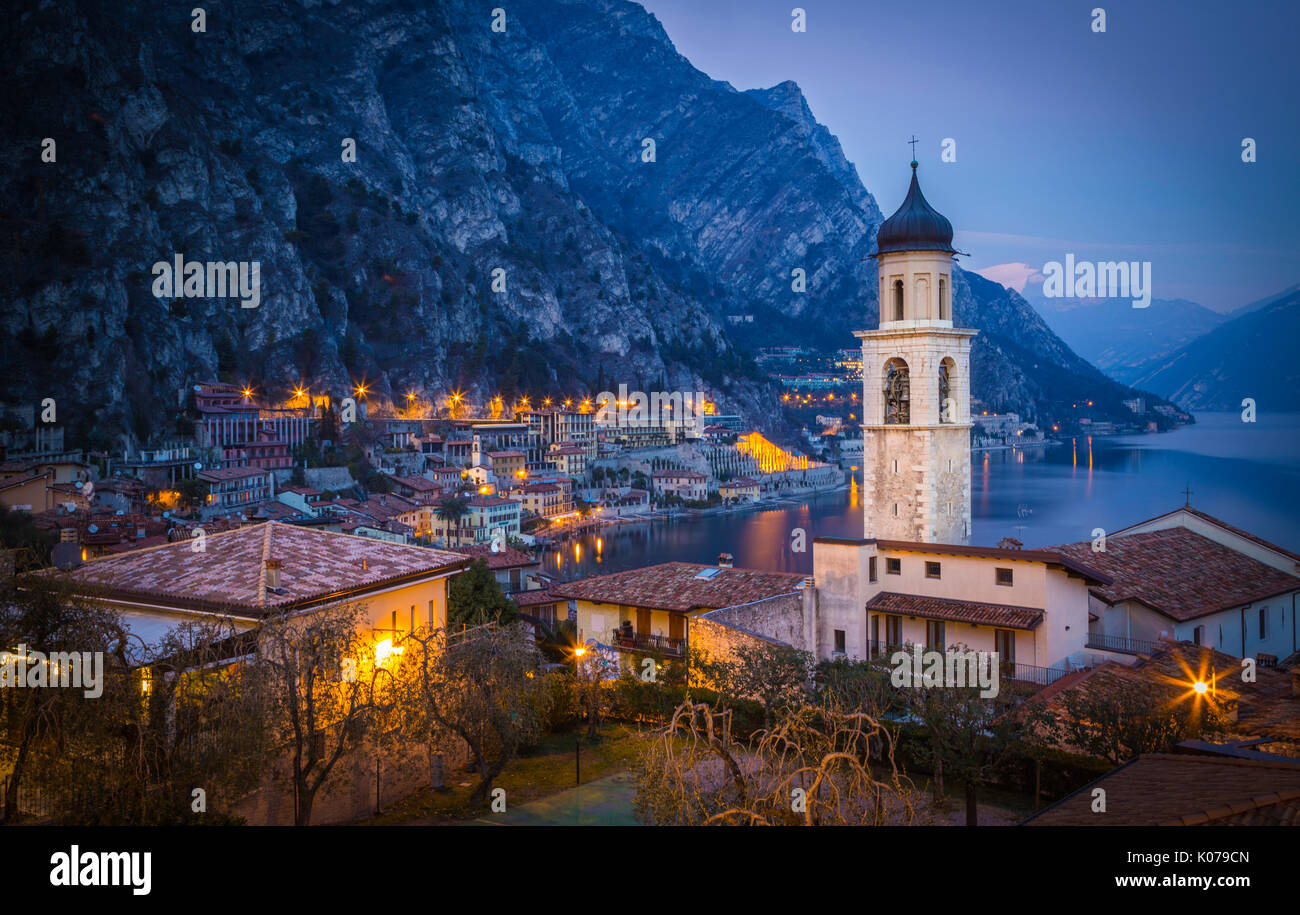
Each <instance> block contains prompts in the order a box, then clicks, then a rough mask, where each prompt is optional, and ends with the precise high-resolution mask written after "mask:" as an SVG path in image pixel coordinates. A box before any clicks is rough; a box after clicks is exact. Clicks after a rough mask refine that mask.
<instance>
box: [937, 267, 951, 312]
mask: <svg viewBox="0 0 1300 915" xmlns="http://www.w3.org/2000/svg"><path fill="white" fill-rule="evenodd" d="M939 320H940V321H951V320H952V306H951V305H950V304H949V303H948V278H947V277H946V276H941V277H939Z"/></svg>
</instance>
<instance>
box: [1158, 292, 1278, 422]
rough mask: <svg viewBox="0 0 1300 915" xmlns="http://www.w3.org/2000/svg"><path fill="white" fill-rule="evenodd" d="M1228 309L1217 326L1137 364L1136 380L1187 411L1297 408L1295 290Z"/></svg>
mask: <svg viewBox="0 0 1300 915" xmlns="http://www.w3.org/2000/svg"><path fill="white" fill-rule="evenodd" d="M1243 311H1244V313H1243V312H1241V311H1239V312H1234V313H1235V314H1240V317H1237V318H1233V319H1232V320H1230V321H1228V322H1227V323H1225V324H1223V325H1222V326H1221V327H1218V328H1216V329H1215V330H1212V331H1210V332H1209V333H1208V334H1205V335H1204V336H1202V337H1199V338H1197V339H1196V340H1194V341H1192V342H1191V343H1190V344H1188V345H1186V346H1184V347H1182V348H1180V349H1179V350H1177V351H1176V352H1174V353H1172V354H1170V355H1169V356H1166V357H1163V358H1158V359H1153V360H1150V361H1149V362H1147V363H1146V364H1144V365H1143V366H1141V367H1140V369H1139V371H1138V373H1137V381H1136V383H1137V384H1139V385H1141V386H1142V387H1148V388H1150V389H1151V390H1153V391H1155V392H1156V393H1158V394H1160V395H1161V396H1163V397H1168V398H1169V399H1170V400H1172V401H1173V402H1174V403H1176V404H1178V405H1179V406H1181V407H1183V408H1184V409H1188V410H1239V409H1241V402H1242V400H1243V399H1244V398H1247V397H1250V398H1254V400H1255V402H1256V404H1257V405H1258V409H1260V410H1273V411H1277V410H1286V411H1294V410H1300V365H1298V364H1297V362H1296V359H1295V352H1294V349H1295V341H1296V340H1298V339H1300V290H1292V291H1291V292H1290V293H1289V294H1286V295H1283V296H1282V297H1281V298H1277V299H1274V300H1273V301H1272V303H1270V304H1268V305H1265V306H1263V307H1260V308H1255V309H1253V310H1249V309H1247V310H1243Z"/></svg>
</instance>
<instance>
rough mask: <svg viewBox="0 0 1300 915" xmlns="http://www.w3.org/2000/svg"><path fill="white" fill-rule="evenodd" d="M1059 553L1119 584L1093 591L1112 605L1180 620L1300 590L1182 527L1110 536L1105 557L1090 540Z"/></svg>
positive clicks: (1296, 581) (1299, 581)
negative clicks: (1131, 604) (1132, 604)
mask: <svg viewBox="0 0 1300 915" xmlns="http://www.w3.org/2000/svg"><path fill="white" fill-rule="evenodd" d="M1055 549H1057V550H1059V551H1060V552H1061V553H1064V554H1066V555H1068V556H1073V557H1075V558H1076V559H1077V560H1078V561H1080V562H1084V561H1086V562H1088V563H1090V564H1091V565H1094V566H1096V567H1097V568H1099V569H1101V570H1102V571H1103V572H1105V573H1106V574H1107V575H1109V576H1111V578H1113V579H1114V580H1113V581H1112V582H1111V583H1110V584H1109V585H1105V586H1098V587H1094V588H1093V589H1092V593H1093V594H1095V595H1096V596H1097V597H1099V598H1101V599H1102V600H1104V601H1106V602H1107V603H1110V604H1115V603H1118V602H1120V601H1123V600H1137V601H1141V602H1142V603H1144V604H1146V605H1147V606H1148V607H1151V608H1152V609H1155V610H1158V611H1160V612H1161V613H1163V614H1165V615H1166V616H1168V617H1170V618H1171V619H1175V620H1179V621H1184V620H1191V619H1196V618H1197V617H1201V616H1206V615H1207V614H1210V613H1217V612H1218V611H1220V610H1227V609H1230V608H1232V607H1239V606H1241V605H1243V604H1249V603H1251V602H1253V601H1257V600H1263V599H1265V598H1268V597H1273V596H1275V595H1277V594H1282V593H1285V592H1287V591H1291V590H1294V589H1300V578H1298V577H1296V576H1295V575H1288V574H1287V573H1286V572H1282V571H1280V570H1278V569H1275V568H1273V567H1272V566H1268V565H1265V564H1264V563H1262V562H1260V561H1259V560H1257V559H1253V558H1251V557H1250V556H1247V555H1246V554H1245V553H1239V552H1237V551H1236V550H1234V549H1232V548H1231V547H1227V546H1224V545H1223V544H1221V543H1218V542H1216V541H1214V540H1211V539H1209V538H1208V537H1203V536H1201V535H1200V534H1197V533H1195V532H1194V531H1190V530H1188V529H1186V528H1182V527H1171V528H1167V529H1165V530H1160V531H1151V532H1149V533H1143V534H1125V535H1124V536H1122V537H1110V538H1108V539H1107V540H1106V550H1105V552H1100V553H1094V552H1093V551H1092V542H1091V541H1087V540H1085V541H1082V542H1080V543H1070V544H1066V545H1065V546H1060V547H1056V548H1055Z"/></svg>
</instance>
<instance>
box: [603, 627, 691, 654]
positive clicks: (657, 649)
mask: <svg viewBox="0 0 1300 915" xmlns="http://www.w3.org/2000/svg"><path fill="white" fill-rule="evenodd" d="M610 643H611V644H612V645H613V646H614V647H615V648H618V649H620V650H622V651H644V652H648V653H651V654H661V655H667V656H668V657H673V658H680V657H682V655H683V654H685V652H686V640H685V639H674V638H671V637H669V636H666V635H651V634H649V633H640V632H628V631H627V630H625V629H616V630H614V633H613V635H612V636H611V637H610Z"/></svg>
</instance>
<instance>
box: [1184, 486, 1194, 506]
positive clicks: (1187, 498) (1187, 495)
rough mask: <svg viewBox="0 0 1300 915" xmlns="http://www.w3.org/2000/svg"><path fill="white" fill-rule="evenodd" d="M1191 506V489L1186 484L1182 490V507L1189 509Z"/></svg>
mask: <svg viewBox="0 0 1300 915" xmlns="http://www.w3.org/2000/svg"><path fill="white" fill-rule="evenodd" d="M1191 504H1192V488H1191V485H1190V484H1188V485H1186V486H1185V487H1184V488H1183V505H1184V507H1188V508H1190V507H1191Z"/></svg>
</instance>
